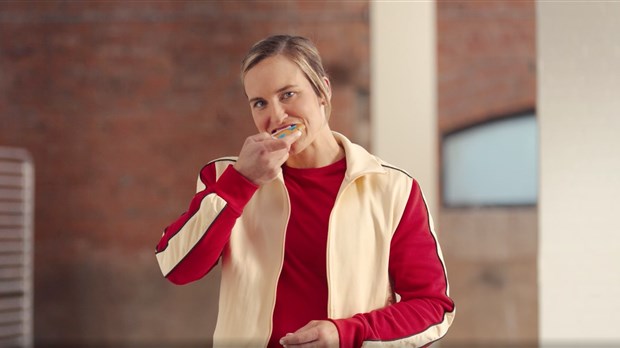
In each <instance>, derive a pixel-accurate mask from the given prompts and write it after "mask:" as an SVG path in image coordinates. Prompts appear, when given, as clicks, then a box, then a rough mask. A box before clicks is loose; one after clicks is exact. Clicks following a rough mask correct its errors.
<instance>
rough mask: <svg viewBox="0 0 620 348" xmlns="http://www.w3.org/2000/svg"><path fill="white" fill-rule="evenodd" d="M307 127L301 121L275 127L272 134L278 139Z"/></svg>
mask: <svg viewBox="0 0 620 348" xmlns="http://www.w3.org/2000/svg"><path fill="white" fill-rule="evenodd" d="M304 128H305V127H304V125H303V124H301V123H291V124H287V125H283V126H281V127H278V128H275V129H274V130H272V131H271V136H272V137H274V138H276V139H281V138H284V137H285V136H287V135H289V134H292V133H293V132H295V131H297V130H299V131H301V130H303V129H304Z"/></svg>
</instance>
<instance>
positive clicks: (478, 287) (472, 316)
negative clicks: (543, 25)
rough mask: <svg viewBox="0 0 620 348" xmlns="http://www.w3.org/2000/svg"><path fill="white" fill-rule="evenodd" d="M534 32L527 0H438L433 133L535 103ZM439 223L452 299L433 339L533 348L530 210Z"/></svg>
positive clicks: (463, 212)
mask: <svg viewBox="0 0 620 348" xmlns="http://www.w3.org/2000/svg"><path fill="white" fill-rule="evenodd" d="M535 34H536V26H535V3H534V2H533V1H438V2H437V41H438V42H437V45H438V46H437V47H438V56H437V57H438V119H439V131H440V133H441V134H440V135H445V134H446V133H449V132H451V131H455V130H458V129H461V128H463V127H467V126H471V125H474V124H476V123H479V122H484V121H487V120H491V119H494V118H498V117H504V116H505V115H510V114H514V113H518V112H522V111H528V110H529V111H531V110H533V109H535V105H536V38H535ZM440 138H441V137H440ZM438 226H439V227H438V228H439V231H440V233H441V234H440V239H441V241H442V247H443V250H444V256H445V259H446V264H447V266H448V272H449V274H450V288H451V294H452V295H453V297H454V299H455V302H456V304H457V316H456V320H455V322H454V324H453V326H452V328H451V330H450V331H449V333H448V335H447V337H446V339H445V340H444V341H443V342H442V344H443V345H445V346H447V347H450V346H456V347H474V346H489V347H499V346H502V347H506V346H515V347H517V346H518V347H525V346H535V345H536V342H537V338H538V285H537V248H538V234H537V230H538V227H537V226H538V214H537V209H536V207H513V208H505V207H504V208H502V207H484V208H482V207H478V208H468V209H467V208H466V209H449V208H445V207H444V208H442V209H441V211H440V216H439V223H438Z"/></svg>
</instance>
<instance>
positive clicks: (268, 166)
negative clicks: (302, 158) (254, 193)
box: [233, 131, 301, 185]
mask: <svg viewBox="0 0 620 348" xmlns="http://www.w3.org/2000/svg"><path fill="white" fill-rule="evenodd" d="M300 135H301V132H299V131H298V132H295V133H293V134H291V135H289V136H286V137H284V138H282V139H274V138H273V137H271V135H269V134H268V133H265V132H263V133H259V134H256V135H252V136H250V137H248V138H247V139H245V142H244V143H243V147H242V148H241V152H240V153H239V158H238V159H237V163H235V164H234V165H233V167H234V168H235V169H236V170H237V171H238V172H239V173H240V174H241V175H243V176H245V177H246V178H247V179H248V180H250V181H251V182H253V183H254V184H256V185H263V184H266V183H268V182H270V181H272V180H273V179H275V178H276V177H277V176H278V174H279V173H280V170H281V167H282V164H284V162H286V160H287V159H288V155H289V151H290V149H291V145H292V144H293V143H294V142H295V141H297V139H299V136H300Z"/></svg>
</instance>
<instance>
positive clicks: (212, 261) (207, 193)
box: [155, 162, 258, 284]
mask: <svg viewBox="0 0 620 348" xmlns="http://www.w3.org/2000/svg"><path fill="white" fill-rule="evenodd" d="M257 189H258V187H257V186H256V185H254V184H253V183H252V182H250V181H249V180H247V179H246V178H245V177H244V176H243V175H241V174H239V172H237V171H236V170H235V169H234V168H233V166H232V165H229V166H228V167H227V168H226V169H225V170H224V172H223V173H222V175H221V176H220V177H219V179H217V180H216V162H211V163H209V164H207V165H206V166H205V167H204V168H203V169H202V170H201V171H200V176H199V179H198V190H197V191H198V192H197V193H196V194H195V195H194V198H193V199H192V200H191V202H190V204H189V208H188V210H187V211H186V212H184V213H183V214H182V215H181V216H180V217H179V218H178V219H177V220H176V221H174V222H173V223H172V224H171V225H169V226H168V227H166V228H165V230H164V233H163V235H162V237H161V239H160V241H159V243H158V244H157V246H156V248H155V255H156V257H157V261H158V263H159V267H160V268H161V271H162V273H163V275H164V277H166V278H167V279H168V280H170V281H171V282H173V283H175V284H186V283H189V282H191V281H194V280H197V279H200V278H202V277H203V276H204V275H206V274H207V273H208V272H209V271H210V270H211V269H212V268H213V266H215V265H216V264H217V261H218V259H219V257H220V255H221V254H222V251H223V250H224V247H225V246H226V244H227V243H228V240H229V238H230V233H231V230H232V228H233V226H234V225H235V222H236V220H237V218H238V217H239V216H240V215H241V213H242V211H243V208H244V207H245V205H246V204H247V203H248V201H249V200H250V199H251V198H252V196H253V195H254V192H256V190H257Z"/></svg>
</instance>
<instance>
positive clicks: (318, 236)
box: [269, 159, 347, 347]
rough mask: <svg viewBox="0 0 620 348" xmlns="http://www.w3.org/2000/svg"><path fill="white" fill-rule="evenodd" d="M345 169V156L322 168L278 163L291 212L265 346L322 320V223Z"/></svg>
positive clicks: (324, 237)
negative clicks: (293, 166) (302, 167)
mask: <svg viewBox="0 0 620 348" xmlns="http://www.w3.org/2000/svg"><path fill="white" fill-rule="evenodd" d="M346 168H347V164H346V160H345V159H342V160H340V161H338V162H336V163H333V164H331V165H328V166H326V167H322V168H307V169H298V168H290V167H287V166H284V167H283V168H282V171H283V174H284V182H285V184H286V188H287V190H288V194H289V198H290V201H291V216H290V218H289V221H288V226H287V229H286V241H285V246H284V265H283V266H282V272H281V273H280V278H279V280H278V290H277V292H276V305H275V309H274V312H273V331H272V334H271V339H270V340H269V346H270V347H281V345H280V344H279V343H278V341H279V340H280V338H282V337H284V335H286V334H287V333H289V332H295V331H297V330H298V329H300V328H301V327H303V326H304V325H306V324H307V323H308V322H309V321H310V320H325V319H327V273H326V272H327V271H326V267H327V265H326V248H327V226H328V224H329V216H330V213H331V211H332V208H333V206H334V202H335V200H336V195H337V194H338V190H339V189H340V185H341V184H342V180H343V179H344V174H345V171H346Z"/></svg>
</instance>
